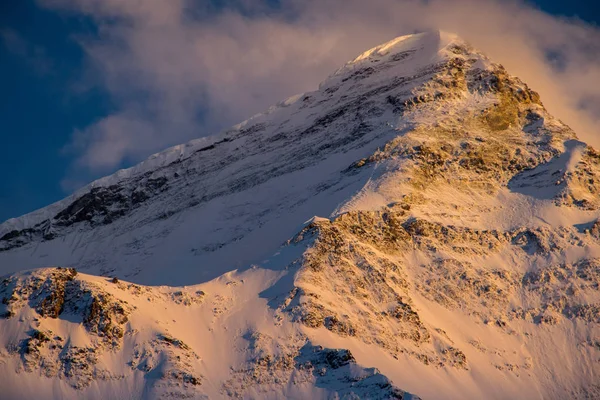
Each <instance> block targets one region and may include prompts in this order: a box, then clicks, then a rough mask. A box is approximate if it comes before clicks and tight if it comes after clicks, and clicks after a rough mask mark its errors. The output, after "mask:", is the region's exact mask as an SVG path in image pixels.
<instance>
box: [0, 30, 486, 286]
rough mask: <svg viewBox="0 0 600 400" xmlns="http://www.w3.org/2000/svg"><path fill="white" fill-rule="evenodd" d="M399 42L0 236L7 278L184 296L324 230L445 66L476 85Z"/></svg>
mask: <svg viewBox="0 0 600 400" xmlns="http://www.w3.org/2000/svg"><path fill="white" fill-rule="evenodd" d="M396 42H397V41H392V42H390V44H389V45H385V46H383V47H381V48H376V49H374V50H373V51H371V52H370V53H369V54H368V55H367V54H365V55H364V56H363V57H362V58H361V59H360V60H356V61H354V62H353V63H351V64H349V65H347V66H345V67H344V68H342V70H340V71H338V73H336V74H334V75H333V76H332V77H330V78H329V79H328V80H326V81H325V82H324V83H323V84H322V85H321V88H320V89H319V90H318V91H316V92H313V93H307V94H304V95H301V96H296V97H294V98H293V99H291V100H289V101H284V102H282V103H281V104H279V105H278V106H275V107H273V108H271V109H270V110H269V111H267V112H266V113H265V114H260V115H257V116H255V117H253V118H251V119H249V120H248V121H245V122H243V123H241V124H239V125H238V126H236V127H234V128H233V129H231V130H229V131H226V132H223V133H221V134H220V135H217V136H215V137H211V138H205V139H200V140H196V141H192V142H190V143H188V144H185V145H181V146H176V147H174V148H171V149H168V150H166V151H165V152H163V153H159V154H156V155H154V156H152V157H150V159H148V160H147V161H145V162H143V163H141V164H139V165H137V166H135V167H133V168H131V169H129V170H123V171H119V172H117V173H116V174H115V175H112V176H109V177H106V178H103V179H100V180H99V181H96V182H94V183H92V184H91V185H89V186H88V187H86V188H84V189H82V190H80V191H79V192H77V193H76V194H74V195H73V196H70V197H69V198H67V199H65V200H62V201H60V202H58V203H56V204H53V205H51V206H49V207H47V208H45V209H41V210H39V211H36V212H34V213H32V214H28V215H26V216H23V217H21V218H17V219H14V220H9V221H7V222H5V223H4V224H2V225H0V266H1V270H2V272H5V273H6V272H11V271H14V270H15V268H19V269H22V268H32V267H42V266H47V265H62V266H74V267H77V268H78V269H79V270H85V271H88V272H90V273H94V274H101V275H102V274H104V275H106V274H113V275H118V276H120V277H126V278H128V279H131V280H134V281H136V282H139V283H146V284H187V283H190V282H202V281H206V280H207V279H211V278H214V277H216V276H218V275H220V274H221V273H223V272H225V271H227V270H229V269H231V268H235V267H240V266H243V265H246V264H249V263H252V262H258V261H260V260H262V259H264V258H266V257H268V256H269V255H270V254H272V253H273V252H274V251H275V250H276V249H277V247H278V246H279V245H280V244H281V243H282V241H283V240H285V238H289V237H291V236H292V235H293V234H294V233H295V232H296V231H297V229H298V227H300V226H301V225H302V223H303V222H305V221H306V220H308V219H309V218H311V217H312V216H313V215H324V216H329V215H330V214H331V213H332V212H334V210H336V209H337V208H339V206H340V204H341V203H343V202H345V201H347V200H348V199H349V198H350V197H352V196H353V195H354V194H355V193H357V192H358V191H360V190H361V188H363V187H364V185H365V184H366V183H367V182H369V180H370V179H371V178H372V172H373V171H370V170H367V169H365V170H364V171H362V172H361V173H359V174H346V173H344V172H343V171H345V170H346V169H347V168H348V167H349V166H350V165H351V164H352V163H353V162H355V161H356V160H358V159H361V158H364V157H367V156H369V155H370V154H373V153H374V152H375V151H376V150H377V149H378V148H380V147H382V146H383V145H385V143H387V142H388V141H390V140H391V139H393V138H394V137H397V136H399V135H402V134H403V133H404V132H405V131H406V129H408V128H409V127H410V126H411V124H412V123H413V122H412V121H411V120H410V119H406V118H402V114H403V113H404V111H405V109H408V104H409V103H410V102H413V101H415V99H416V97H415V96H416V92H417V91H419V90H421V91H422V90H423V89H424V88H425V87H426V86H427V85H428V84H429V82H431V81H432V79H434V77H436V76H440V75H441V74H443V73H446V72H445V71H450V70H451V69H452V68H455V67H453V66H452V63H453V62H458V61H459V62H461V63H463V64H464V65H463V67H461V68H463V69H464V72H469V71H471V72H469V73H470V74H473V73H476V71H479V73H481V70H480V69H479V66H480V65H481V63H482V62H486V61H485V57H484V56H482V55H480V54H478V53H476V52H472V51H470V50H467V48H466V47H464V46H465V45H464V44H462V46H463V47H460V46H461V44H460V41H457V40H456V39H451V37H450V36H449V35H447V34H439V33H428V34H421V35H414V36H410V37H406V38H404V39H403V40H402V41H401V42H400V43H396ZM457 43H458V44H457ZM460 49H462V50H460ZM460 52H462V53H463V54H460ZM473 76H474V75H473ZM431 95H432V96H438V95H439V94H436V93H433V92H432V93H431ZM467 95H469V92H465V93H461V94H459V95H458V96H459V97H461V96H467ZM421 96H422V95H421ZM477 96H478V97H481V96H480V95H477ZM477 101H479V100H477ZM481 101H482V102H483V103H485V101H486V100H484V99H483V98H482V99H481ZM489 101H491V100H489ZM483 103H482V104H483ZM474 106H481V104H476V105H474ZM17 266H18V267H17ZM166 270H168V271H169V272H170V273H169V274H165V273H164V271H166Z"/></svg>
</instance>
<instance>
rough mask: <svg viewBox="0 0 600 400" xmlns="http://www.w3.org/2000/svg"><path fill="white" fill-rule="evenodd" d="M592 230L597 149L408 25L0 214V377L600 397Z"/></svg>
mask: <svg viewBox="0 0 600 400" xmlns="http://www.w3.org/2000/svg"><path fill="white" fill-rule="evenodd" d="M599 232H600V153H598V152H597V151H596V150H594V149H592V148H590V147H589V146H586V144H585V143H582V142H580V141H578V140H577V139H576V135H575V133H574V132H573V131H572V130H571V129H570V128H569V127H568V126H566V125H564V124H563V123H561V122H560V121H559V120H557V119H556V118H554V117H553V116H552V115H550V114H549V113H548V112H547V110H546V109H545V108H544V106H543V105H542V103H541V100H540V98H539V95H538V94H537V93H536V92H535V91H533V90H531V89H530V88H529V87H528V86H527V85H526V84H525V83H524V82H522V81H521V80H520V79H518V78H517V77H514V76H511V75H510V74H509V73H508V72H507V71H506V70H505V69H504V68H503V67H502V66H500V65H498V64H494V63H492V62H491V61H490V60H488V59H487V58H486V57H485V55H483V54H481V53H480V52H478V51H476V50H474V49H473V48H472V47H470V46H469V45H468V44H467V43H465V42H464V41H462V40H460V39H459V38H457V37H456V36H455V35H452V34H448V33H444V32H433V33H432V32H427V33H422V34H415V35H409V36H403V37H400V38H397V39H394V40H392V41H390V42H388V43H386V44H383V45H380V46H377V47H375V48H373V49H371V50H369V51H367V52H365V53H363V54H362V55H360V56H359V57H357V58H356V59H355V60H353V61H351V62H349V63H348V64H346V65H345V66H344V67H342V68H341V69H340V70H338V71H337V72H336V73H334V74H333V75H332V76H330V77H329V78H328V79H326V80H325V81H324V82H323V83H322V84H321V86H320V87H319V89H318V90H316V91H313V92H308V93H304V94H301V95H298V96H294V97H292V98H290V99H288V100H285V101H283V102H281V103H279V104H278V105H276V106H274V107H272V108H270V109H269V110H267V111H266V112H264V113H262V114H258V115H256V116H254V117H252V118H250V119H248V120H247V121H244V122H243V123H241V124H238V125H236V126H234V127H232V128H231V129H229V130H227V131H225V132H222V133H221V134H219V135H217V136H214V137H210V138H203V139H199V140H197V141H192V142H190V143H187V144H184V145H180V146H175V147H173V148H171V149H167V150H166V151H164V152H161V153H158V154H156V155H154V156H152V157H150V158H149V159H148V160H146V161H144V162H143V163H141V164H139V165H137V166H135V167H133V168H131V169H129V170H123V171H119V172H118V173H116V174H114V175H112V176H110V177H106V178H103V179H101V180H99V181H97V182H95V183H93V184H92V185H90V186H88V187H86V188H84V189H82V190H81V191H79V192H77V193H76V194H74V195H73V196H70V197H69V198H67V199H65V200H63V201H61V202H58V203H56V204H54V205H52V206H50V207H48V208H46V209H43V210H39V211H37V212H36V213H33V214H30V215H28V216H24V217H21V218H18V219H15V220H13V221H8V222H6V223H5V224H2V225H0V271H3V272H5V273H9V272H10V273H13V274H12V275H10V276H7V277H6V278H4V279H3V280H2V282H1V283H0V297H3V299H4V300H3V301H2V302H1V304H0V316H1V317H2V318H1V319H0V346H4V347H0V369H1V370H0V387H3V388H4V387H10V388H12V387H15V385H17V386H19V387H21V386H23V387H27V388H28V389H30V390H31V393H32V396H31V397H36V395H37V397H40V396H41V397H43V395H44V393H54V392H53V391H52V390H48V386H44V385H56V387H60V388H63V389H64V388H67V389H65V390H70V392H69V393H70V394H71V395H72V397H82V396H83V397H90V396H92V397H93V396H96V397H98V398H105V397H107V396H109V397H110V396H112V397H115V393H118V394H119V395H118V396H117V397H122V398H126V397H140V393H144V395H145V396H149V397H161V396H164V397H171V398H181V397H195V398H203V397H207V398H221V397H236V398H250V397H252V398H254V397H260V396H262V394H264V393H266V392H267V391H268V392H269V393H273V397H277V398H286V397H295V398H315V397H319V396H320V397H336V398H337V397H352V398H361V397H369V398H380V399H384V398H414V396H412V395H410V394H408V392H406V391H410V392H411V393H412V392H414V393H417V394H419V395H423V396H424V397H427V398H448V399H458V398H483V397H492V398H494V397H495V398H499V399H500V398H510V397H522V398H567V397H568V398H571V397H575V398H598V397H599V396H600V391H599V390H598V386H597V378H596V377H597V376H598V374H599V373H600V363H598V359H599V358H600V346H599V341H600V339H598V331H597V325H598V323H599V322H600V294H599V292H598V283H599V282H600V233H599ZM49 265H57V266H60V267H61V268H58V267H57V268H42V269H38V270H34V271H29V272H19V273H14V272H15V271H19V270H23V269H29V268H38V267H47V266H49ZM64 267H67V268H66V269H65V268H64ZM165 285H172V286H184V285H185V287H168V286H165ZM556 346H558V347H559V348H560V349H561V351H560V352H559V353H557V352H552V351H548V349H549V348H554V347H556ZM4 348H5V349H6V351H4V350H3V349H4ZM215 349H217V350H218V351H215ZM371 367H373V368H371ZM375 367H376V368H377V369H375ZM407 371H409V372H410V373H409V374H407ZM548 371H551V372H552V373H548ZM29 374H37V375H39V374H43V376H45V377H46V378H48V379H45V380H43V381H40V382H41V383H39V385H33V386H32V385H31V382H33V380H32V379H31V378H30V375H29ZM140 378H143V379H140ZM15 382H18V384H16V383H15ZM36 384H37V381H36Z"/></svg>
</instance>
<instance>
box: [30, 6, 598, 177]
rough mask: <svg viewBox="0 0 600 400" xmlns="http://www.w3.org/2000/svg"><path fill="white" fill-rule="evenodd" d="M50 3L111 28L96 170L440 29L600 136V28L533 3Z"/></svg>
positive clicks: (90, 152) (101, 56) (86, 41)
mask: <svg viewBox="0 0 600 400" xmlns="http://www.w3.org/2000/svg"><path fill="white" fill-rule="evenodd" d="M40 3H41V4H43V5H44V6H46V7H50V8H54V9H57V10H61V11H67V12H74V13H82V14H85V15H87V16H90V17H92V18H93V19H94V20H95V21H96V23H97V24H98V27H99V30H98V37H87V38H81V39H80V44H81V46H82V47H83V49H84V50H85V52H86V54H87V57H88V60H89V65H90V66H91V67H92V68H93V71H94V75H95V76H97V77H98V79H99V81H98V84H100V85H101V86H102V87H103V88H104V89H105V90H107V91H108V92H109V93H110V95H111V96H112V99H113V101H114V102H115V104H116V105H117V106H118V109H117V111H116V112H115V113H114V114H113V115H108V116H107V117H106V118H105V119H103V120H100V121H99V122H97V123H95V124H94V125H92V126H89V127H88V128H86V129H84V130H83V131H81V132H76V133H75V134H74V135H73V142H72V143H71V144H70V145H69V148H70V149H71V150H74V151H76V152H77V154H79V158H78V161H77V164H78V165H79V166H84V167H85V168H87V169H89V170H90V171H98V170H102V171H108V170H110V169H112V168H114V167H115V166H117V165H119V163H121V162H122V161H123V160H127V161H129V162H133V161H138V160H140V159H141V158H143V157H146V156H148V155H149V154H151V153H152V152H154V151H158V150H161V149H162V148H164V147H166V146H168V145H172V144H176V143H180V142H184V141H186V140H188V139H191V138H194V137H200V136H205V135H207V134H211V133H215V132H216V131H217V130H218V129H222V128H225V127H227V126H229V125H232V124H234V123H236V122H239V121H240V120H242V119H244V118H246V117H248V116H250V115H253V114H254V113H256V112H260V111H262V110H264V109H266V108H267V107H268V106H269V105H270V104H273V103H275V102H277V101H279V100H281V99H283V98H285V97H288V96H290V95H292V94H295V93H297V92H302V91H307V90H312V89H314V88H316V87H317V85H318V83H319V81H321V80H322V79H324V78H325V77H326V76H327V75H329V74H330V73H331V72H333V71H334V70H335V69H336V68H337V67H339V66H340V65H342V64H343V63H344V62H346V61H347V60H349V59H351V58H353V57H354V56H356V55H357V54H359V53H361V52H362V51H364V50H365V49H367V48H370V47H372V46H374V45H377V44H379V43H381V42H383V41H386V40H389V39H391V38H393V37H395V36H398V35H400V34H405V33H410V32H413V31H415V30H424V29H437V28H439V29H443V30H448V31H452V32H456V33H458V34H459V35H461V36H463V37H464V38H465V39H467V40H469V41H470V42H472V43H473V44H474V45H475V46H476V47H478V48H480V49H481V50H483V51H484V52H486V53H488V54H489V55H490V56H491V58H492V59H493V60H495V61H498V62H500V63H502V64H504V65H505V66H506V67H507V69H508V70H509V71H510V72H511V73H513V74H515V75H517V76H519V77H521V78H522V79H523V80H525V81H526V82H527V83H529V84H530V86H531V87H533V88H534V89H535V90H537V91H539V92H540V94H541V95H542V100H543V101H544V103H545V105H546V106H547V107H548V108H549V110H550V111H551V112H552V113H554V114H555V115H556V116H558V117H559V118H561V119H563V121H565V122H566V123H568V124H570V125H571V126H572V127H573V128H574V129H575V130H576V131H577V132H578V133H579V135H580V136H581V137H582V138H583V139H584V140H587V141H588V142H590V143H592V144H594V145H596V146H598V144H599V143H600V140H598V135H597V132H598V127H599V126H600V119H599V117H598V116H600V86H599V85H598V84H597V82H600V30H598V28H596V27H592V26H589V25H586V24H585V23H583V22H581V21H577V20H567V19H563V18H558V17H555V16H550V15H548V14H545V13H543V12H541V11H539V10H536V9H533V8H531V7H530V6H527V5H525V4H524V3H522V2H517V1H514V2H510V1H508V2H507V1H502V2H501V1H496V0H480V1H475V0H454V1H453V0H430V1H417V0H370V1H360V0H302V1H301V0H282V1H281V5H280V7H278V8H277V9H276V10H269V9H268V7H265V6H264V3H263V2H261V1H251V0H247V1H242V2H240V1H231V2H229V3H228V4H229V5H230V7H228V8H224V9H221V10H215V9H214V8H208V7H206V6H204V8H202V7H203V6H200V5H199V4H201V2H194V1H191V0H173V1H164V0H40ZM202 3H203V2H202ZM549 52H552V54H555V55H558V58H559V59H560V61H561V62H560V63H559V65H556V66H553V65H552V63H551V62H550V61H549V60H548V54H549Z"/></svg>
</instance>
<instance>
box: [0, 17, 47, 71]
mask: <svg viewBox="0 0 600 400" xmlns="http://www.w3.org/2000/svg"><path fill="white" fill-rule="evenodd" d="M0 44H1V45H3V46H4V48H5V49H6V50H8V51H9V52H10V53H12V54H14V55H16V56H18V57H20V58H21V59H22V60H24V61H25V62H26V63H27V64H28V65H29V66H30V67H31V68H32V69H33V70H34V71H35V73H36V74H38V75H39V76H45V75H48V74H49V73H50V72H51V71H52V68H53V63H52V61H51V60H50V59H49V58H48V57H47V55H46V51H45V49H44V48H43V47H41V46H36V45H33V44H31V43H29V42H28V41H27V40H25V39H24V38H23V37H22V36H21V35H20V34H19V33H18V32H17V31H15V30H14V29H10V28H1V29H0Z"/></svg>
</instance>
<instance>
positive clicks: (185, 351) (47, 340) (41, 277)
mask: <svg viewBox="0 0 600 400" xmlns="http://www.w3.org/2000/svg"><path fill="white" fill-rule="evenodd" d="M108 286H113V287H114V288H117V295H115V294H111V293H110V292H111V291H109V290H107V289H108ZM114 288H113V290H114ZM113 293H114V292H113ZM119 293H123V294H127V295H130V296H133V297H134V298H141V299H143V300H144V301H151V302H165V301H169V302H173V303H175V304H178V305H181V306H191V305H193V304H201V303H202V301H203V297H204V293H203V292H201V291H196V292H195V293H187V292H183V291H181V290H178V291H170V292H168V293H157V292H156V291H155V290H153V289H151V288H148V287H143V286H140V285H135V284H130V283H124V282H120V281H119V280H118V279H116V278H115V279H113V280H111V281H108V280H107V281H105V282H102V283H100V282H90V281H88V280H86V279H80V278H79V277H78V274H77V271H75V270H74V269H72V268H46V269H40V270H34V271H31V272H26V273H21V274H18V275H14V276H11V277H7V278H4V279H3V280H2V281H1V283H0V298H2V306H3V308H4V310H3V311H2V317H3V319H4V320H8V321H6V323H11V322H13V323H20V328H21V329H22V330H23V336H24V338H23V339H22V340H20V341H19V342H16V343H9V344H8V345H7V349H6V350H7V354H8V356H9V357H18V358H19V359H20V365H21V367H19V368H20V369H23V370H24V371H25V372H28V373H41V374H42V375H43V376H45V377H47V378H52V377H58V378H60V379H64V380H65V381H67V382H68V383H69V385H71V386H72V387H73V388H75V389H85V388H87V387H88V386H90V385H91V384H92V383H93V382H94V381H98V380H99V381H109V380H122V379H125V378H126V374H123V373H120V374H119V373H115V372H111V371H110V370H109V369H108V368H107V367H105V366H104V365H103V363H102V362H100V359H101V358H102V357H103V356H104V355H106V354H110V353H119V352H122V351H123V349H122V347H123V343H124V342H125V341H126V340H127V341H133V342H134V343H135V345H134V346H133V352H132V353H131V354H129V355H124V357H125V358H126V359H127V360H128V362H127V366H125V367H126V369H129V370H131V371H140V372H143V373H144V374H146V375H148V376H152V377H153V379H152V381H153V382H155V383H154V388H155V389H156V390H158V391H160V392H168V393H179V394H181V395H186V396H188V397H194V395H195V394H196V390H195V387H196V386H199V385H200V384H201V378H200V377H198V376H197V375H196V373H195V372H194V370H195V365H193V363H194V362H197V360H199V357H198V355H196V353H194V351H192V350H191V349H190V348H189V346H187V345H186V344H185V343H183V342H181V341H180V340H178V339H176V338H173V337H171V336H169V335H167V334H157V335H156V336H155V338H154V339H151V340H149V341H144V340H142V341H139V340H137V334H138V333H139V332H138V331H137V330H135V329H133V328H132V327H131V326H130V325H129V317H130V316H131V314H133V313H135V312H136V309H137V306H136V305H135V304H131V303H129V302H128V301H126V300H123V299H120V298H119V296H118V294H119ZM32 312H33V314H32ZM17 319H18V321H16V320H17ZM50 319H57V320H59V321H68V322H69V323H74V324H75V325H81V326H83V328H84V329H85V332H86V335H87V338H88V340H87V342H88V343H89V344H87V345H85V346H78V345H75V344H73V341H72V340H71V339H70V337H69V336H66V337H61V336H60V335H59V334H56V333H54V332H52V330H51V329H48V328H47V326H49V325H53V324H51V323H47V321H48V320H50ZM25 321H29V322H30V326H32V328H27V324H26V323H25Z"/></svg>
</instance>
